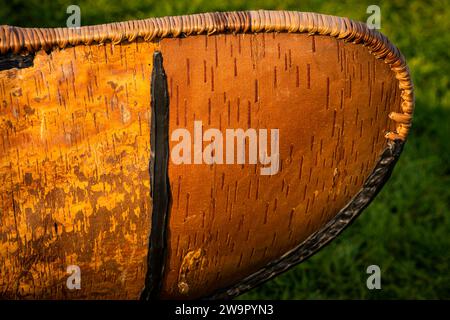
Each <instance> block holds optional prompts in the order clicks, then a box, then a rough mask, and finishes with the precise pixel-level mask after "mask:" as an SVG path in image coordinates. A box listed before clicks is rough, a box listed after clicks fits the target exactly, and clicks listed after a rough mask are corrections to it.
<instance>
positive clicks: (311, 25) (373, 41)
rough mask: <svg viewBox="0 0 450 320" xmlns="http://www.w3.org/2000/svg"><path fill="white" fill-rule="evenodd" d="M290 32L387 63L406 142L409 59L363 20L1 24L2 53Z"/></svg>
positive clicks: (302, 17) (281, 15)
mask: <svg viewBox="0 0 450 320" xmlns="http://www.w3.org/2000/svg"><path fill="white" fill-rule="evenodd" d="M260 32H288V33H307V34H309V35H326V36H331V37H335V38H337V39H339V40H344V41H345V42H352V43H355V44H361V45H363V46H365V47H367V49H368V50H369V52H371V53H372V54H373V55H374V56H375V57H376V58H377V59H382V60H383V61H384V62H385V63H387V64H389V66H390V68H391V70H392V71H393V72H394V73H395V77H396V78H397V80H398V82H399V88H400V90H401V111H402V112H401V113H396V112H392V113H391V114H390V115H389V117H390V118H391V119H392V120H393V121H395V122H396V130H395V132H387V133H386V138H387V139H389V140H398V139H400V140H406V138H407V136H408V133H409V129H410V127H411V121H412V114H413V111H414V89H413V84H412V80H411V76H410V72H409V68H408V66H407V65H406V60H405V58H404V57H403V55H402V54H401V53H400V51H399V50H398V48H397V47H396V46H395V45H393V44H392V43H391V42H390V41H389V39H388V38H387V37H386V36H385V35H383V34H382V33H380V32H378V31H377V30H374V29H370V28H369V27H368V26H367V25H366V24H365V23H363V22H359V21H353V20H351V19H348V18H343V17H336V16H331V15H324V14H318V13H312V12H297V11H268V10H257V11H234V12H213V13H200V14H192V15H184V16H172V17H162V18H149V19H144V20H132V21H125V22H115V23H109V24H101V25H95V26H84V27H80V28H20V27H14V26H8V25H1V26H0V55H6V54H8V53H16V54H18V53H20V54H33V53H35V52H37V51H39V50H45V51H46V52H49V51H51V50H53V49H55V48H59V49H64V48H65V47H68V46H77V45H92V44H100V45H101V44H105V43H108V42H111V43H112V44H120V43H123V42H133V41H136V40H138V39H142V40H144V41H158V40H160V39H163V38H166V37H185V36H189V35H199V34H207V35H213V34H221V33H260Z"/></svg>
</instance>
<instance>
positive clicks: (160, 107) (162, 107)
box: [141, 51, 171, 300]
mask: <svg viewBox="0 0 450 320" xmlns="http://www.w3.org/2000/svg"><path fill="white" fill-rule="evenodd" d="M150 91H151V92H150V94H151V130H150V145H151V156H150V168H149V170H150V184H151V191H150V196H151V198H152V199H153V209H152V225H151V231H150V238H149V249H148V256H147V274H146V278H145V288H144V290H143V291H142V294H141V299H142V300H154V299H158V298H159V295H160V291H161V288H162V281H163V277H164V267H165V260H166V255H167V239H166V236H167V221H168V215H169V209H170V201H171V194H170V184H169V177H168V171H167V168H168V163H169V94H168V89H167V77H166V74H165V72H164V67H163V57H162V54H161V52H159V51H156V52H155V53H154V54H153V71H152V78H151V90H150Z"/></svg>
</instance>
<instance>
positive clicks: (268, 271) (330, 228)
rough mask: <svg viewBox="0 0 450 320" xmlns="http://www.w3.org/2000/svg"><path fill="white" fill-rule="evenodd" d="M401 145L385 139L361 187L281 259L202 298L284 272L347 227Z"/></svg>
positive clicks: (229, 294)
mask: <svg viewBox="0 0 450 320" xmlns="http://www.w3.org/2000/svg"><path fill="white" fill-rule="evenodd" d="M403 146H404V142H403V141H401V140H394V141H388V146H387V147H386V149H385V150H384V151H383V152H382V154H381V156H380V159H379V160H378V162H377V164H376V166H375V168H374V169H373V171H372V173H371V174H370V175H369V177H368V178H367V180H366V181H365V183H364V185H363V187H362V188H361V190H360V191H359V192H358V193H357V194H356V195H355V196H354V197H353V198H352V200H350V202H349V203H348V204H347V205H346V206H345V207H344V208H343V209H341V210H340V211H339V213H338V214H337V215H336V216H335V217H334V218H333V219H332V220H331V221H329V222H328V223H327V224H326V225H325V227H323V228H322V229H321V230H319V231H317V232H315V233H314V234H312V235H311V236H310V237H309V238H308V239H306V240H305V241H303V242H302V243H301V244H299V245H298V246H297V247H295V248H294V249H292V250H290V251H288V252H287V253H285V254H284V255H283V256H282V257H281V258H279V259H277V260H275V261H272V262H270V263H268V264H267V265H266V266H265V267H263V268H262V269H260V270H259V271H257V272H255V273H253V274H251V275H250V276H248V277H246V278H244V279H243V280H241V281H239V282H238V283H236V284H234V285H233V286H231V287H229V288H226V289H221V290H218V291H216V292H215V293H213V294H212V295H210V296H208V297H206V298H205V299H207V300H216V299H231V298H234V297H236V296H238V295H240V294H242V293H244V292H246V291H249V290H250V289H253V288H255V287H256V286H259V285H261V284H263V283H264V282H266V281H268V280H270V279H272V278H273V277H275V276H277V275H279V274H281V273H283V272H285V271H287V270H288V269H290V268H292V267H294V266H295V265H297V264H299V263H300V262H303V261H304V260H306V259H308V258H309V257H311V256H312V255H313V254H315V253H317V252H318V251H319V250H320V249H321V248H323V247H324V246H326V245H327V244H328V243H330V242H331V241H332V240H333V239H334V238H336V237H337V236H338V235H339V234H340V233H341V232H342V231H343V230H344V229H345V228H346V227H348V226H349V225H350V224H351V223H352V222H353V221H354V220H355V218H356V217H358V216H359V214H360V213H361V212H362V211H363V210H364V209H365V208H366V207H367V206H368V205H369V204H370V203H371V202H372V200H373V199H374V198H375V197H376V195H377V194H378V192H379V191H380V190H381V189H382V187H383V186H384V184H385V183H386V181H387V180H388V179H389V177H390V176H391V174H392V171H393V169H394V167H395V164H396V163H397V160H398V158H399V156H400V154H401V152H402V150H403Z"/></svg>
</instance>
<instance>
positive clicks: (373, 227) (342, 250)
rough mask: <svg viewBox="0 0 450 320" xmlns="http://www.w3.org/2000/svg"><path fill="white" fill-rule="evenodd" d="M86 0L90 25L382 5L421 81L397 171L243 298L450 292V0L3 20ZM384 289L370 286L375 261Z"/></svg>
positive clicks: (169, 7)
mask: <svg viewBox="0 0 450 320" xmlns="http://www.w3.org/2000/svg"><path fill="white" fill-rule="evenodd" d="M70 4H78V5H79V6H80V8H81V13H82V16H81V22H82V25H88V24H99V23H106V22H112V21H121V20H127V19H140V18H147V17H152V16H164V15H178V14H188V13H196V12H206V11H225V10H245V9H286V10H298V11H315V12H320V13H325V14H333V15H339V16H346V17H349V18H352V19H356V20H361V21H365V20H366V19H367V14H366V8H367V6H368V5H370V4H377V5H379V6H380V7H381V19H382V20H381V32H383V33H384V34H386V35H387V36H388V37H389V38H390V40H391V41H392V42H393V43H395V44H396V45H397V46H398V47H399V48H400V50H401V51H402V53H403V54H404V55H405V56H406V57H407V60H408V64H409V66H410V69H411V72H412V75H413V79H414V84H415V87H416V112H415V118H414V125H413V129H412V132H411V135H410V137H409V140H408V142H407V144H406V146H405V149H404V152H403V154H402V156H401V158H400V161H399V162H398V164H397V167H396V169H395V171H394V173H393V175H392V178H391V179H390V180H389V182H388V183H387V184H386V186H385V187H384V189H383V190H382V191H381V193H380V194H379V195H378V197H377V198H376V199H375V201H374V202H373V203H372V204H371V205H370V206H369V208H368V209H367V210H365V211H364V212H363V214H362V215H361V217H359V218H358V219H357V220H356V222H355V223H354V224H353V225H352V226H351V227H349V228H348V229H346V231H344V233H343V234H342V235H340V236H339V237H338V238H337V239H336V240H335V241H333V242H332V243H331V244H330V245H329V246H327V247H326V248H324V249H323V250H322V251H320V252H319V253H318V254H316V255H315V256H313V257H312V258H310V259H309V260H307V261H306V262H304V263H302V264H300V265H298V266H296V267H294V268H292V269H291V270H290V271H288V272H286V273H284V274H283V275H281V276H279V277H276V278H275V279H273V280H271V281H269V282H267V283H266V284H264V285H262V286H260V287H259V288H257V289H254V290H252V291H250V292H248V293H247V294H244V295H243V296H241V297H240V298H242V299H442V298H445V299H449V298H450V270H449V266H450V237H449V232H450V215H449V214H450V212H449V211H450V209H449V204H450V188H449V186H450V152H449V151H450V150H449V145H450V144H449V139H450V126H449V123H450V91H449V86H450V85H449V80H450V76H449V73H450V70H449V60H450V59H449V58H450V57H449V48H450V35H449V31H450V2H448V1H446V0H440V1H417V0H416V1H413V0H396V1H395V2H394V1H392V2H391V1H378V2H374V1H357V0H347V1H340V2H337V1H318V0H307V1H298V0H286V1H275V0H261V1H258V0H257V1H252V2H247V3H244V2H241V1H236V0H231V1H228V2H224V1H220V0H191V1H183V2H181V1H168V0H165V1H159V0H158V1H155V0H152V1H145V0H117V1H112V0H98V1H95V2H94V1H87V0H83V1H74V0H69V1H65V0H27V1H19V0H0V8H1V10H0V24H10V25H18V26H40V27H44V26H51V27H56V26H65V21H66V19H67V14H66V7H67V6H68V5H70ZM371 264H377V265H379V266H380V268H381V271H382V290H368V289H367V288H366V279H367V276H368V275H367V274H366V273H365V271H366V268H367V266H369V265H371Z"/></svg>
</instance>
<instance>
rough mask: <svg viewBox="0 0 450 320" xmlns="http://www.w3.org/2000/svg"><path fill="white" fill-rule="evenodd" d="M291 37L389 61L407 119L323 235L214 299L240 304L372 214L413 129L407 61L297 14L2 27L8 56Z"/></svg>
mask: <svg viewBox="0 0 450 320" xmlns="http://www.w3.org/2000/svg"><path fill="white" fill-rule="evenodd" d="M262 32H287V33H306V34H309V35H322V36H330V37H334V38H336V39H338V40H342V41H345V42H350V43H354V44H360V45H363V46H365V47H366V48H367V50H369V52H370V53H371V54H372V55H374V56H375V58H377V59H380V60H382V61H384V62H385V63H386V64H388V65H389V67H390V69H391V70H392V71H393V72H394V74H395V78H396V79H397V80H398V85H399V89H400V91H401V106H400V107H401V108H400V110H401V112H400V113H397V112H391V113H390V114H389V118H390V119H391V120H393V121H394V122H395V124H396V130H395V131H394V132H388V133H386V135H385V137H386V138H387V139H388V140H389V141H388V144H387V147H386V149H385V150H384V151H383V152H382V154H381V155H380V158H379V160H378V162H377V164H376V166H375V168H374V169H373V171H372V173H371V174H370V175H369V177H368V178H367V180H366V181H365V183H364V185H363V187H362V188H361V190H360V191H359V192H358V193H357V194H356V195H355V196H354V197H353V198H352V199H351V200H350V201H349V202H348V203H347V205H346V206H345V207H344V208H343V209H341V210H340V211H339V213H338V214H337V215H336V216H335V217H334V218H333V219H332V220H330V221H329V222H328V223H327V224H326V225H325V226H323V227H322V228H321V229H320V230H318V231H317V232H315V233H313V234H312V235H310V236H309V237H308V238H307V239H306V240H304V241H303V242H301V243H300V244H299V245H297V246H296V247H295V248H293V249H292V250H290V251H289V252H287V253H285V254H284V255H283V256H281V257H280V258H279V259H277V260H275V261H272V262H270V263H269V264H267V265H266V266H265V267H263V268H261V269H260V270H258V271H257V272H255V273H253V274H251V275H250V276H248V277H246V278H245V279H243V280H240V281H239V282H238V283H235V284H232V285H231V286H230V287H228V288H223V289H221V290H218V291H216V292H215V293H213V294H212V295H210V296H209V297H208V298H209V299H218V298H220V299H223V298H231V297H234V296H237V295H239V294H241V293H243V292H245V291H247V290H249V289H251V288H253V287H255V286H257V285H259V284H261V283H263V282H265V281H267V280H269V279H270V278H272V277H274V276H276V275H277V274H280V273H282V272H284V271H286V270H287V269H289V268H291V267H293V266H294V265H296V264H298V263H299V262H301V261H303V260H305V259H307V258H308V257H309V256H311V255H312V254H313V253H315V252H317V251H318V250H319V249H320V248H322V247H323V246H324V245H326V244H327V243H329V242H330V241H331V240H332V239H334V238H335V237H336V236H337V235H338V234H339V233H340V232H342V231H343V230H344V229H345V227H347V226H348V225H349V224H350V223H351V222H352V221H353V220H354V219H355V218H356V217H357V216H358V215H359V213H361V211H362V210H363V209H364V208H365V207H367V206H368V205H369V204H370V202H371V201H372V200H373V199H374V198H375V196H376V195H377V193H378V192H379V191H380V190H381V188H382V186H383V185H384V183H385V182H386V181H387V180H388V178H389V177H390V175H391V173H392V170H393V168H394V165H395V163H396V162H397V160H398V157H399V155H400V153H401V151H402V149H403V145H404V142H405V140H406V138H407V136H408V133H409V129H410V127H411V121H412V114H413V110H414V92H413V84H412V80H411V76H410V72H409V69H408V66H407V65H406V60H405V58H404V57H403V55H402V54H401V53H400V51H399V50H398V49H397V48H396V47H395V46H394V45H393V44H392V43H391V42H390V41H389V40H388V38H387V37H386V36H384V35H383V34H381V33H380V32H378V31H376V30H373V29H369V28H368V27H367V25H366V24H364V23H362V22H357V21H352V20H350V19H348V18H342V17H335V16H330V15H322V14H317V13H310V12H294V11H266V10H259V11H239V12H215V13H202V14H194V15H185V16H176V17H162V18H150V19H145V20H135V21H127V22H119V23H110V24H103V25H97V26H86V27H80V28H19V27H12V26H5V25H4V26H0V54H1V55H11V56H17V55H33V54H34V53H35V52H37V51H39V50H45V51H47V52H49V51H52V50H54V49H56V50H57V49H63V48H66V47H70V46H77V45H93V44H104V43H112V44H119V43H127V42H133V41H137V40H141V41H152V42H158V40H159V39H162V38H168V37H187V36H190V35H199V34H207V35H212V34H223V33H262Z"/></svg>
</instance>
